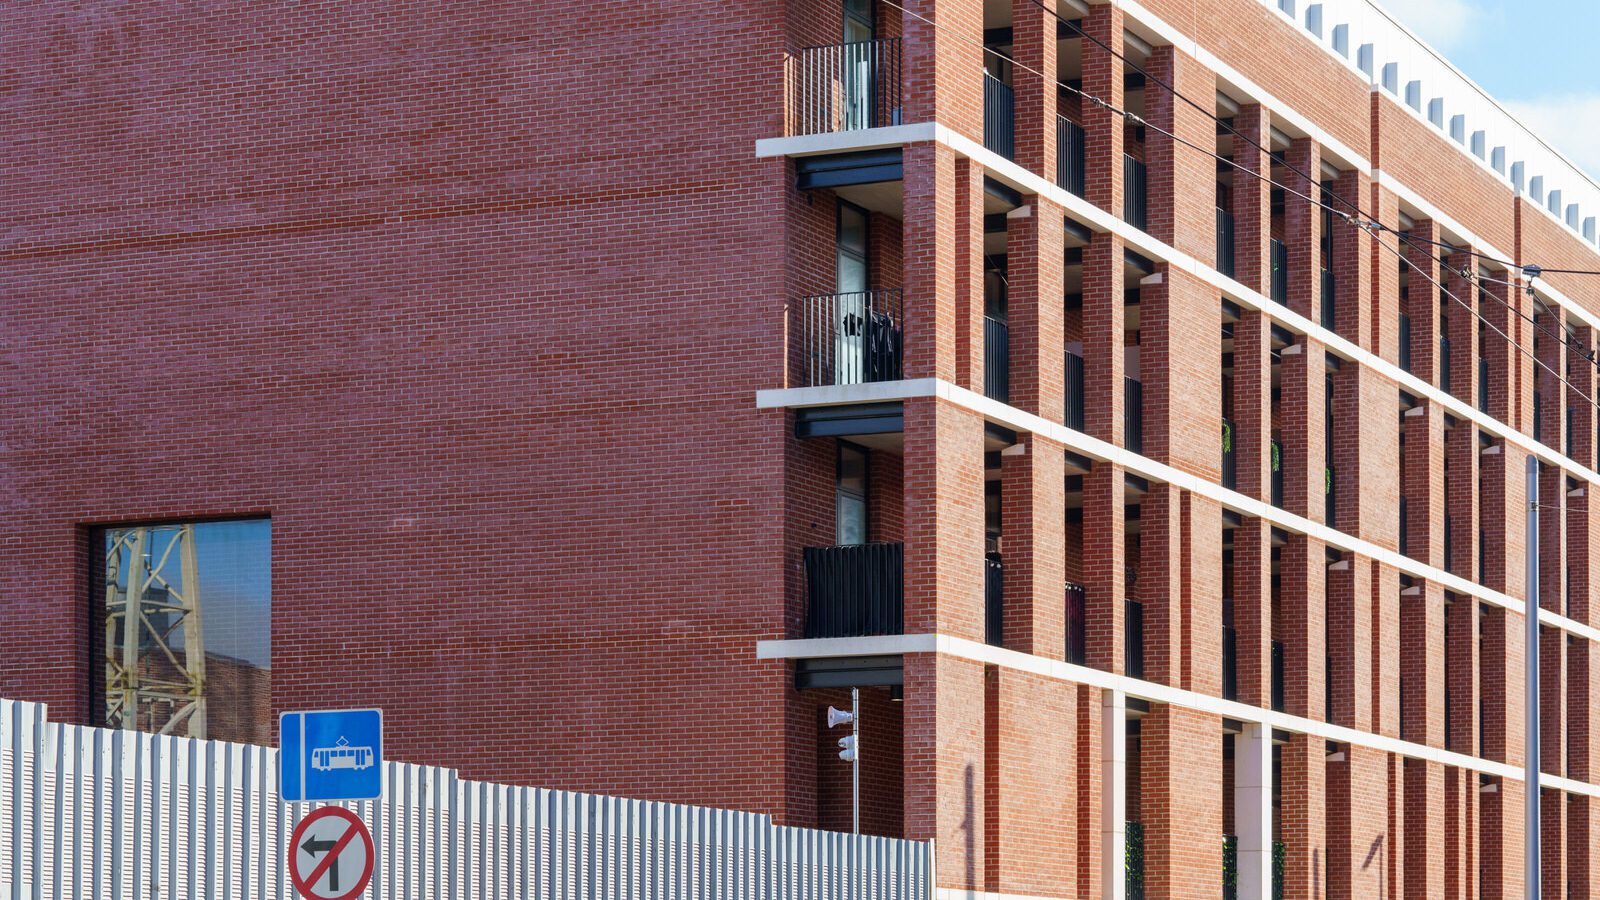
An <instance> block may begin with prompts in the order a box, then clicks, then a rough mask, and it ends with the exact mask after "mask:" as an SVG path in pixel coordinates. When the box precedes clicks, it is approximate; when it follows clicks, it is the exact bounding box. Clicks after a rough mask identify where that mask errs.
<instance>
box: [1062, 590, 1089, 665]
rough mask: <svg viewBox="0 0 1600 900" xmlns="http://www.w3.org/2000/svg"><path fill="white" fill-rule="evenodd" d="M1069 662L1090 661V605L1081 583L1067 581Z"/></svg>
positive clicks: (1078, 663) (1084, 662)
mask: <svg viewBox="0 0 1600 900" xmlns="http://www.w3.org/2000/svg"><path fill="white" fill-rule="evenodd" d="M1067 662H1069V663H1072V664H1073V665H1078V666H1082V665H1087V664H1088V662H1089V605H1088V594H1087V592H1086V591H1084V589H1083V585H1081V584H1073V583H1072V582H1070V581H1069V582H1067Z"/></svg>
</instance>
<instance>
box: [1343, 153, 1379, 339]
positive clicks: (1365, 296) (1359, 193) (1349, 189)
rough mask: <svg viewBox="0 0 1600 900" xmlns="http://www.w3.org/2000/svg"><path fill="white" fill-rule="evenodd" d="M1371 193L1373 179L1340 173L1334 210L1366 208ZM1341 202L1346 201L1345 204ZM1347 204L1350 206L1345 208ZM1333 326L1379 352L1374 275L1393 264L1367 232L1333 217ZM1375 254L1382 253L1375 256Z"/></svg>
mask: <svg viewBox="0 0 1600 900" xmlns="http://www.w3.org/2000/svg"><path fill="white" fill-rule="evenodd" d="M1371 193H1372V179H1371V178H1369V177H1367V176H1366V175H1363V174H1361V173H1360V172H1358V171H1355V170H1349V171H1345V172H1341V173H1339V177H1338V178H1337V179H1335V180H1334V183H1333V195H1334V197H1335V198H1338V199H1336V200H1335V201H1334V204H1333V205H1334V208H1335V209H1339V210H1343V211H1350V210H1351V209H1364V208H1366V206H1367V198H1368V197H1369V196H1370V194H1371ZM1340 200H1342V201H1344V202H1343V203H1341V202H1340ZM1345 203H1348V204H1349V205H1348V206H1347V205H1345ZM1331 243H1332V245H1333V254H1332V255H1333V259H1332V263H1333V273H1334V311H1335V312H1334V327H1335V330H1337V331H1338V332H1339V334H1340V335H1341V336H1343V337H1346V338H1349V339H1350V340H1351V341H1353V342H1354V343H1356V344H1358V345H1360V346H1361V347H1362V348H1364V349H1366V350H1371V351H1372V352H1374V353H1376V352H1378V339H1379V338H1378V333H1377V327H1378V322H1377V320H1376V319H1375V317H1374V316H1373V311H1374V310H1373V303H1372V286H1373V282H1372V273H1373V269H1374V268H1375V267H1376V266H1377V265H1379V264H1393V263H1394V257H1393V256H1392V255H1390V254H1389V252H1388V251H1387V250H1382V249H1378V248H1377V247H1375V246H1374V245H1373V243H1372V237H1371V235H1370V234H1368V233H1367V232H1366V231H1363V230H1362V229H1360V228H1357V227H1356V226H1354V225H1351V224H1349V223H1347V222H1345V221H1344V219H1342V218H1341V217H1340V216H1338V215H1337V214H1336V215H1334V217H1333V234H1332V241H1331ZM1375 253H1378V254H1382V255H1381V256H1374V254H1375Z"/></svg>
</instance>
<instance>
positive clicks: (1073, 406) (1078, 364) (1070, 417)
mask: <svg viewBox="0 0 1600 900" xmlns="http://www.w3.org/2000/svg"><path fill="white" fill-rule="evenodd" d="M1065 387H1066V390H1065V391H1064V393H1065V394H1066V398H1067V410H1066V419H1065V421H1066V424H1067V427H1068V428H1071V429H1074V430H1076V431H1082V430H1083V407H1084V382H1083V357H1081V356H1079V355H1078V354H1076V353H1068V354H1067V380H1066V385H1065Z"/></svg>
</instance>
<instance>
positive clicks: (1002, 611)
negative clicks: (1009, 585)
mask: <svg viewBox="0 0 1600 900" xmlns="http://www.w3.org/2000/svg"><path fill="white" fill-rule="evenodd" d="M1005 586H1006V573H1005V567H1004V566H1002V565H1001V564H1000V555H999V554H997V553H991V554H989V555H988V557H987V558H985V559H984V561H983V636H984V640H986V641H988V642H989V643H991V644H993V645H994V646H996V647H1000V646H1004V644H1005V639H1006V593H1005Z"/></svg>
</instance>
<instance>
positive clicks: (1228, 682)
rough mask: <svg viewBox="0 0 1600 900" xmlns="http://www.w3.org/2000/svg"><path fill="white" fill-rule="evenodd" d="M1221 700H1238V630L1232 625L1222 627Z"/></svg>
mask: <svg viewBox="0 0 1600 900" xmlns="http://www.w3.org/2000/svg"><path fill="white" fill-rule="evenodd" d="M1230 602H1231V601H1230ZM1222 699H1224V700H1237V699H1239V629H1237V628H1234V627H1233V626H1232V625H1224V626H1222Z"/></svg>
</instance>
